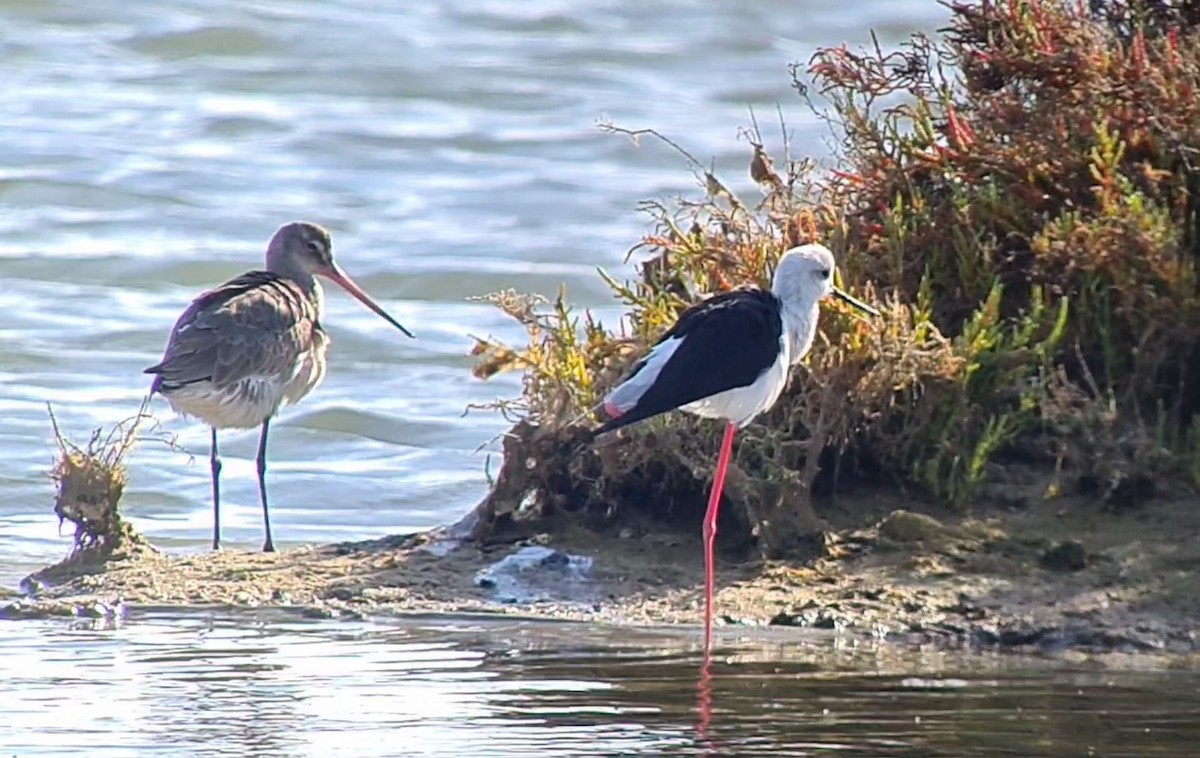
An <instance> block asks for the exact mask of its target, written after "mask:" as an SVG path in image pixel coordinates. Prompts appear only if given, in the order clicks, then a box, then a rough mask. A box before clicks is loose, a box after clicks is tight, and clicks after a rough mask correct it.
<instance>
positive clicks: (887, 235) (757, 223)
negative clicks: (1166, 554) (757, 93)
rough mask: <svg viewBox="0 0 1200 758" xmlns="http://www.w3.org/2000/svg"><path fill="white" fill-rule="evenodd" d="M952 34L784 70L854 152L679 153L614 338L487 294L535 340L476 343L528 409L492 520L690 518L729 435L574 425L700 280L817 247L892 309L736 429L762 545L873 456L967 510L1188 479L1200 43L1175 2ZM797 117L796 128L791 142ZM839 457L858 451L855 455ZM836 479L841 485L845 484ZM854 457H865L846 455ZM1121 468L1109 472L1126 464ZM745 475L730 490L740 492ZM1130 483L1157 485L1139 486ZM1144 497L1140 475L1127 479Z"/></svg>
mask: <svg viewBox="0 0 1200 758" xmlns="http://www.w3.org/2000/svg"><path fill="white" fill-rule="evenodd" d="M948 7H949V8H950V10H951V21H950V23H949V25H948V27H947V28H946V29H944V30H942V32H941V33H940V36H939V37H938V38H936V39H933V38H929V37H926V36H924V35H915V36H914V37H913V38H912V39H911V40H910V41H909V42H908V43H906V44H905V45H902V46H901V47H900V49H898V50H895V51H890V52H885V51H883V50H882V49H881V48H880V47H879V46H878V45H875V46H872V47H869V48H867V49H863V50H857V51H851V50H849V49H847V48H845V47H836V48H827V49H823V50H819V51H818V52H817V53H816V54H815V55H814V56H813V58H812V60H811V61H810V63H809V65H808V66H807V67H800V66H797V67H795V68H794V69H793V78H794V81H795V84H796V86H797V89H798V90H799V91H800V93H801V95H802V96H804V98H805V99H806V100H807V99H808V98H809V96H810V94H813V93H816V94H818V95H819V96H820V98H821V100H822V101H823V105H815V104H814V103H813V101H812V100H809V101H808V102H809V103H810V105H814V107H815V108H817V111H818V113H820V114H821V115H822V116H823V117H824V118H825V119H826V120H827V121H828V123H829V124H830V126H831V128H832V130H833V132H834V134H835V137H836V142H837V150H836V154H835V160H836V163H837V166H836V168H833V169H829V170H821V169H820V168H819V167H818V166H817V165H816V164H815V162H813V161H811V160H806V159H796V158H794V157H793V156H792V155H791V154H790V146H789V145H788V144H787V141H786V139H784V140H783V154H782V156H781V157H779V158H778V159H777V158H776V157H775V156H772V155H771V154H770V152H769V151H768V149H767V148H766V146H765V143H766V140H765V139H764V137H763V134H762V132H761V131H760V130H759V129H758V127H757V125H755V126H754V128H752V129H750V130H747V131H746V132H745V133H744V135H743V136H744V137H745V138H746V141H747V142H748V143H749V146H750V156H749V173H750V176H751V177H752V178H753V180H754V181H755V183H756V184H757V186H758V188H759V192H758V193H757V196H756V197H755V198H754V199H752V200H751V199H748V198H743V197H738V196H737V195H736V194H735V193H734V192H732V191H731V190H730V189H729V186H728V185H727V183H725V182H723V181H722V180H721V179H720V178H719V177H717V176H716V175H714V174H713V173H712V172H711V171H709V170H706V169H705V168H704V167H703V166H702V165H701V164H700V163H699V161H697V160H695V159H694V158H693V157H692V156H690V155H689V154H687V152H686V151H685V150H684V149H683V148H681V147H680V146H679V145H678V144H676V143H675V142H672V141H671V140H669V139H668V138H666V137H664V136H662V135H660V134H658V133H657V132H654V131H652V130H638V131H630V130H626V129H622V128H619V127H616V126H613V125H611V124H610V125H605V128H606V129H607V130H609V131H611V132H614V133H620V134H623V135H625V136H628V137H631V138H633V139H640V138H651V139H658V140H661V141H664V142H666V143H668V144H669V145H670V146H672V147H673V148H674V149H676V150H678V151H679V152H680V153H681V155H683V157H684V159H685V160H686V161H687V163H688V164H689V166H690V167H691V168H692V170H693V171H694V172H695V174H696V176H697V178H698V180H699V184H700V186H701V187H702V194H701V196H699V197H697V198H694V199H690V200H683V201H681V202H680V203H678V204H676V205H674V206H671V207H668V206H665V205H662V204H657V203H647V204H645V205H644V206H643V210H645V211H646V212H648V213H649V214H650V215H651V216H652V218H653V220H654V227H655V228H654V231H653V232H652V233H651V234H649V235H647V236H646V237H645V238H644V239H643V240H642V241H641V243H640V244H639V245H637V246H636V247H635V248H634V250H633V251H631V252H634V251H639V252H642V253H646V254H647V255H646V257H645V259H644V260H643V262H642V263H641V264H640V266H639V269H640V270H639V276H638V278H637V279H636V280H634V281H632V282H624V281H618V280H616V279H615V278H613V277H611V276H608V275H607V274H603V272H602V275H603V276H604V277H605V279H606V281H607V283H608V285H609V286H610V287H611V289H612V290H613V292H614V295H615V296H616V297H617V298H618V300H619V301H620V302H622V303H623V304H624V305H625V307H626V316H625V318H623V319H622V321H621V323H619V324H618V325H616V327H615V329H609V328H606V327H605V326H603V325H602V324H600V323H598V322H596V321H595V320H594V319H592V317H591V316H590V314H586V313H585V314H583V315H579V314H577V313H575V312H574V311H573V310H572V309H571V308H570V306H569V305H568V304H567V303H566V301H565V297H564V296H563V295H562V293H560V296H559V297H558V299H557V300H556V302H555V303H554V304H553V306H552V307H551V308H550V309H548V310H547V309H543V308H541V306H542V305H544V304H541V303H538V302H535V301H534V300H531V299H529V298H527V297H525V296H520V295H516V294H515V293H511V292H508V293H501V294H499V295H496V296H493V301H494V302H496V303H497V305H499V306H500V307H501V308H502V309H504V310H505V311H506V312H507V313H509V314H510V315H511V316H513V317H514V318H516V319H517V320H518V321H519V322H521V323H522V324H523V325H524V326H525V328H526V330H527V332H528V336H529V340H528V346H527V347H524V348H519V349H518V348H512V347H508V346H505V345H501V344H498V343H496V342H494V341H488V340H481V341H480V342H479V344H478V345H477V349H476V352H477V354H479V355H481V356H483V357H482V359H481V361H480V363H479V364H478V367H477V375H478V376H481V377H484V378H486V376H489V375H491V373H494V372H495V371H498V370H504V369H517V370H521V371H523V372H524V376H525V392H524V394H523V396H522V398H520V399H519V400H517V401H515V402H514V403H511V404H505V405H504V406H503V407H504V409H505V410H506V411H511V412H514V413H515V414H516V415H518V416H519V417H520V418H521V419H522V421H521V423H519V424H518V425H517V426H516V427H515V428H514V431H513V434H512V435H511V436H510V438H509V440H508V443H507V445H506V453H508V454H509V456H508V457H506V464H505V471H504V472H502V474H501V479H500V481H499V482H498V484H497V487H496V488H495V489H494V490H493V492H492V495H491V497H490V498H489V499H488V501H487V502H485V504H484V507H483V513H484V516H485V518H483V519H481V521H480V529H479V531H480V533H481V534H484V533H492V532H494V531H497V530H499V531H503V529H502V528H501V526H502V525H504V524H516V523H521V522H522V521H524V522H526V523H545V522H546V520H547V519H553V518H554V517H555V516H557V515H561V514H566V515H568V516H569V517H570V519H571V521H572V523H574V522H576V521H578V520H579V518H578V516H579V514H583V516H584V518H583V521H584V522H585V523H587V524H588V525H590V526H603V525H607V524H611V523H613V522H614V520H616V519H617V518H619V517H623V518H628V517H629V516H630V515H632V514H639V515H649V516H651V517H665V518H668V519H672V518H678V519H681V520H683V521H686V522H687V523H688V524H689V526H691V525H694V524H695V522H696V521H698V519H699V511H700V510H701V509H702V508H703V505H704V503H703V490H704V488H705V486H706V482H707V479H708V477H709V476H710V474H711V471H710V467H711V455H712V450H713V449H715V436H716V434H717V433H719V429H718V425H715V424H712V423H708V422H704V421H699V420H696V419H692V418H690V417H686V416H679V415H676V416H673V417H670V418H665V419H658V420H654V421H651V422H649V423H646V424H642V425H638V426H637V427H634V428H631V429H629V430H628V431H626V432H622V433H621V435H620V437H621V439H620V440H619V441H617V442H615V443H611V444H599V445H596V446H589V445H586V444H584V438H583V437H582V436H580V434H579V432H578V427H577V425H575V422H577V421H578V420H579V419H580V418H581V417H586V416H587V415H588V414H589V412H590V410H591V409H592V408H593V407H594V406H595V405H596V403H597V402H598V401H599V400H600V399H601V398H602V397H603V395H604V393H605V392H606V391H607V390H608V389H609V388H611V387H612V386H613V384H614V383H615V382H616V381H617V380H618V379H619V378H620V376H621V375H622V374H623V373H624V371H625V370H627V368H628V367H629V365H630V364H631V363H632V361H634V360H635V359H636V357H637V356H639V355H641V354H642V353H643V352H644V351H645V350H646V349H647V347H648V345H650V344H651V343H652V342H653V341H654V340H655V339H656V338H657V336H658V335H659V334H661V333H662V331H663V330H664V329H665V328H666V327H667V326H668V325H669V324H670V323H671V322H672V321H673V320H674V319H675V317H676V316H677V315H678V313H679V311H680V310H681V309H683V308H684V307H686V306H687V305H689V304H690V303H692V302H694V301H695V299H696V298H697V297H701V296H703V294H704V293H711V292H716V291H720V290H724V289H727V288H729V287H731V286H734V285H736V284H741V283H753V284H758V285H760V286H766V285H768V284H769V281H770V275H771V269H772V266H773V265H774V262H775V261H776V260H778V257H779V255H780V254H781V253H782V252H783V251H784V250H786V249H787V248H789V247H791V246H793V245H796V244H801V243H804V242H807V241H820V242H823V243H825V244H827V245H829V246H830V247H831V248H833V249H834V250H835V252H837V253H838V254H839V255H840V259H841V260H840V269H841V275H842V277H843V285H844V286H846V287H847V288H848V289H850V290H851V291H855V292H857V293H859V294H860V295H862V296H864V297H865V298H866V299H867V300H869V301H875V302H877V303H878V304H881V305H882V307H883V309H884V311H885V313H884V316H883V318H881V319H879V320H877V321H875V322H870V323H868V322H865V321H863V320H860V319H856V318H851V317H849V316H848V315H846V314H844V313H842V312H840V311H838V310H830V311H828V312H826V313H825V314H823V316H822V321H821V330H822V338H821V339H820V341H819V342H818V344H817V345H816V346H815V347H814V349H813V351H812V352H811V353H810V355H809V358H808V360H807V366H806V370H805V371H802V372H797V373H798V374H799V376H798V377H797V378H796V379H794V380H793V382H792V386H791V387H790V388H789V390H788V391H787V392H786V393H785V395H784V397H783V398H781V400H780V402H779V403H778V404H777V405H776V407H775V408H774V409H772V410H771V411H770V412H769V413H767V414H764V415H763V416H762V417H761V418H760V419H759V420H758V421H757V422H756V423H754V424H753V425H752V426H751V427H750V428H749V429H748V430H747V431H746V432H745V433H743V434H742V435H740V438H739V439H740V442H739V446H738V452H737V463H736V467H735V468H736V470H737V472H736V473H741V474H745V476H743V477H741V479H739V478H738V476H736V475H735V476H733V479H732V480H731V481H732V482H733V483H734V486H733V487H732V488H731V494H730V499H732V500H734V501H735V502H734V503H733V506H734V507H732V508H728V507H727V508H726V509H724V511H723V512H724V513H725V516H724V518H726V520H727V521H729V523H727V524H723V525H722V527H721V528H722V531H723V532H724V533H725V534H727V535H728V532H729V527H730V526H732V527H734V531H735V536H734V537H733V540H732V541H735V542H736V541H737V540H736V533H740V534H741V535H742V536H743V537H744V538H745V540H746V542H747V544H757V546H758V547H759V549H760V550H761V551H762V552H763V553H764V554H775V553H778V552H780V551H781V550H782V551H783V552H786V544H788V541H789V539H790V538H789V537H788V536H787V535H786V532H787V530H786V529H783V530H781V529H779V528H778V526H779V522H780V521H791V522H796V523H812V512H811V510H810V508H809V496H810V494H811V492H812V491H813V489H814V487H817V486H818V485H819V484H820V482H821V481H822V480H823V478H824V479H829V477H828V474H829V473H830V472H831V471H838V470H839V469H840V467H839V466H837V465H836V464H837V462H838V461H839V460H842V461H853V462H854V467H855V468H856V469H857V473H861V472H862V471H865V470H867V469H870V470H872V471H874V472H875V475H882V476H885V477H888V478H890V479H892V480H893V481H902V482H907V483H909V484H911V485H915V486H919V487H921V488H923V489H925V490H927V491H929V492H931V493H933V494H934V495H936V496H938V497H940V498H942V499H943V500H945V501H946V502H948V503H951V504H954V505H957V506H959V507H965V506H966V505H967V504H969V502H970V501H971V499H972V497H974V496H975V494H976V493H977V492H978V490H979V487H980V485H981V484H982V483H984V482H985V481H986V480H987V479H988V477H989V476H990V474H991V472H992V471H993V469H994V468H995V466H996V462H997V461H998V460H1002V459H1003V458H1004V456H1010V457H1011V456H1019V457H1021V458H1023V459H1026V460H1028V459H1030V458H1033V459H1037V460H1044V461H1047V462H1054V463H1055V464H1056V471H1058V472H1059V474H1060V477H1059V478H1058V479H1056V480H1055V481H1053V482H1051V483H1050V484H1049V486H1048V489H1047V491H1048V493H1051V494H1053V493H1054V492H1056V491H1058V490H1059V488H1060V487H1061V486H1064V484H1063V481H1064V480H1063V479H1062V478H1061V475H1062V474H1063V472H1066V471H1072V472H1074V473H1073V476H1074V477H1075V479H1074V481H1076V482H1077V483H1078V484H1079V486H1087V482H1088V481H1089V480H1093V483H1095V480H1097V478H1099V479H1100V480H1101V481H1099V483H1098V484H1096V485H1095V486H1098V487H1099V489H1100V491H1102V492H1103V493H1104V494H1105V496H1106V497H1107V496H1108V495H1111V494H1112V493H1116V492H1120V491H1121V490H1122V488H1123V487H1124V484H1123V483H1125V482H1135V481H1145V480H1155V479H1159V478H1160V477H1162V476H1164V475H1170V476H1174V477H1175V478H1176V479H1180V480H1187V479H1189V478H1193V479H1194V478H1195V476H1196V472H1197V471H1200V466H1198V465H1197V461H1200V455H1197V451H1198V450H1200V446H1198V445H1197V444H1196V443H1197V434H1196V433H1195V431H1194V425H1193V424H1192V418H1193V416H1194V415H1195V413H1196V411H1197V410H1200V297H1198V291H1197V288H1198V287H1200V279H1198V277H1197V268H1196V261H1197V259H1198V258H1200V233H1198V232H1197V230H1200V221H1198V219H1200V210H1198V209H1200V203H1198V202H1197V200H1196V197H1197V195H1196V193H1197V192H1200V172H1198V170H1197V168H1196V167H1195V156H1196V155H1197V154H1198V151H1200V98H1197V97H1196V92H1197V87H1200V31H1197V28H1196V26H1195V22H1196V20H1195V19H1193V18H1191V16H1189V15H1188V13H1186V12H1184V11H1181V10H1178V9H1173V8H1174V7H1173V6H1170V5H1169V4H1166V3H1162V2H1151V1H1149V0H1143V1H1141V2H1100V1H1098V0H1097V1H1095V2H1091V3H1090V4H1088V5H1087V6H1084V5H1082V4H1080V3H1077V2H1074V1H1073V0H994V1H991V2H980V3H970V4H968V3H953V4H950V5H949V6H948ZM784 133H785V134H786V132H784ZM839 455H841V456H842V457H841V458H839ZM846 473H847V472H842V476H841V479H840V481H846V480H847V479H849V480H853V478H854V477H847V476H846ZM850 473H856V472H850ZM1114 477H1115V478H1114ZM739 481H740V482H741V484H738V482H739ZM1133 489H1134V490H1135V491H1136V490H1138V488H1137V487H1134V488H1133ZM1125 490H1126V491H1129V488H1128V487H1125Z"/></svg>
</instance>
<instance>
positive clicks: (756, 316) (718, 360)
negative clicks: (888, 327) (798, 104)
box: [593, 244, 879, 650]
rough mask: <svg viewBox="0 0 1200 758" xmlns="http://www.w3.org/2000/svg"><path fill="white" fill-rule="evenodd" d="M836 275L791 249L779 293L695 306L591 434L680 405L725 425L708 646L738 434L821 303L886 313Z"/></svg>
mask: <svg viewBox="0 0 1200 758" xmlns="http://www.w3.org/2000/svg"><path fill="white" fill-rule="evenodd" d="M833 272H834V260H833V254H832V253H831V252H830V251H829V249H828V248H826V247H824V246H823V245H817V244H809V245H802V246H800V247H794V248H792V249H790V250H788V251H787V252H785V253H784V254H783V256H782V257H781V258H780V259H779V263H778V265H777V266H776V268H775V276H774V280H773V281H772V284H771V291H769V292H768V291H765V290H762V289H758V288H756V287H740V288H737V289H734V290H730V291H728V292H722V293H720V294H717V295H713V296H712V297H710V298H708V299H706V300H702V301H701V302H699V303H696V304H695V305H693V306H691V307H690V308H688V309H687V310H685V311H684V312H683V313H681V314H680V316H679V319H678V320H677V321H676V322H675V324H674V325H673V326H672V327H671V328H670V329H668V330H667V331H666V333H665V334H663V336H662V337H661V338H660V339H659V341H658V342H657V343H656V344H655V345H654V347H653V348H651V349H650V352H649V353H647V354H646V356H645V357H644V358H642V359H641V360H639V361H638V362H637V363H636V364H634V366H633V369H632V370H631V371H630V373H629V376H627V377H626V378H625V379H624V381H622V382H621V383H620V384H619V385H617V386H616V387H615V388H614V389H613V390H612V392H610V393H609V394H608V396H607V397H606V398H605V399H604V409H605V411H606V412H607V413H608V415H609V416H610V418H609V420H608V421H606V422H604V423H603V424H602V425H601V426H600V427H598V428H597V429H596V430H595V431H594V432H593V434H603V433H605V432H610V431H612V430H614V429H619V428H621V427H623V426H627V425H629V424H632V423H634V422H636V421H641V420H643V419H647V418H650V417H652V416H657V415H658V414H660V413H665V412H666V411H670V410H674V409H677V408H678V409H681V410H684V411H687V412H689V413H694V414H696V415H698V416H705V417H709V418H723V419H725V420H726V422H727V423H726V425H725V436H724V438H723V439H722V441H721V452H720V455H719V456H718V458H717V469H716V473H715V474H714V476H713V483H712V491H711V493H710V495H709V499H708V510H707V511H706V512H705V515H704V646H705V649H706V650H707V649H708V648H709V646H710V644H711V641H712V606H713V583H714V579H713V544H714V542H715V540H716V536H717V510H718V508H719V505H720V502H721V490H722V488H723V487H724V484H725V471H726V469H727V468H728V467H729V456H730V452H731V451H732V449H733V436H734V431H735V430H736V429H737V428H738V427H744V426H745V425H746V424H748V423H750V421H751V419H753V418H754V417H755V416H757V415H758V414H760V413H762V412H763V411H765V410H767V409H768V408H770V407H771V406H772V405H774V404H775V401H776V400H778V399H779V395H780V393H782V392H783V388H784V387H785V386H786V385H787V380H788V371H789V369H790V368H791V367H792V365H794V364H796V363H799V362H800V359H801V358H803V357H804V356H805V354H807V353H808V351H809V348H811V347H812V343H813V338H814V337H815V336H816V331H817V316H818V314H819V313H820V305H819V302H820V300H821V299H822V298H825V297H835V298H838V299H840V300H843V301H845V302H847V303H849V304H850V305H852V306H854V307H855V308H857V309H859V310H861V311H863V312H865V313H869V314H871V315H872V316H878V315H879V311H877V310H875V309H874V308H872V307H871V306H869V305H867V304H866V303H863V302H862V301H860V300H857V299H856V298H854V297H851V296H850V295H848V294H846V293H845V292H843V291H842V290H840V289H838V288H837V287H835V286H834V285H833Z"/></svg>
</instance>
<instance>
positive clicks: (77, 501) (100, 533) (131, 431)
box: [46, 398, 173, 556]
mask: <svg viewBox="0 0 1200 758" xmlns="http://www.w3.org/2000/svg"><path fill="white" fill-rule="evenodd" d="M148 402H149V398H147V399H146V400H144V401H143V402H142V405H141V407H140V408H139V409H138V411H137V413H136V414H134V415H132V416H130V417H128V418H125V419H122V420H121V421H118V422H117V423H116V424H114V425H113V426H112V427H111V428H109V429H107V430H106V429H105V428H103V427H100V428H97V429H95V430H93V431H92V433H91V436H90V437H89V438H88V441H87V443H86V444H84V445H79V444H76V443H75V442H72V441H71V440H70V439H68V438H67V437H66V436H65V435H64V434H63V433H62V430H61V429H60V428H59V426H58V419H57V418H56V417H55V415H54V410H53V408H51V407H50V405H49V403H47V405H46V409H47V411H48V412H49V414H50V423H51V425H52V427H53V429H54V439H55V442H56V443H57V446H58V454H57V456H56V457H55V461H54V467H53V469H52V471H51V478H52V479H53V480H54V484H55V488H56V494H55V498H54V514H55V515H56V516H58V523H59V526H60V527H61V525H62V524H63V522H64V521H69V522H71V523H72V524H74V526H75V532H74V536H73V547H72V556H75V555H78V554H79V553H81V552H83V551H95V552H112V550H114V549H115V548H116V547H118V546H119V545H122V544H123V543H126V542H129V541H138V542H143V540H142V539H141V537H140V536H139V535H137V534H136V533H135V532H134V531H133V528H132V527H131V526H130V525H129V524H128V523H126V522H125V521H123V520H122V518H121V511H120V504H121V497H122V495H124V493H125V485H126V483H127V481H128V470H127V468H126V459H127V457H128V456H129V453H130V452H131V451H132V450H133V447H134V445H135V444H136V443H137V441H138V440H139V439H140V438H141V437H142V434H143V432H144V430H146V428H147V425H148V424H150V425H154V426H153V428H152V429H151V430H150V431H151V433H156V430H157V426H156V424H157V422H155V421H154V417H153V416H152V415H151V414H150V413H149V411H148V410H147V405H148ZM158 436H159V437H161V435H158ZM172 444H173V443H172Z"/></svg>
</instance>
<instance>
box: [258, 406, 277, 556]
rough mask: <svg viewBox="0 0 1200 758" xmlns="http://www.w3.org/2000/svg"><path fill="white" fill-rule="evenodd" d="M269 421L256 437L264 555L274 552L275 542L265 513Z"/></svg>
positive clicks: (269, 518)
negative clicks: (265, 531)
mask: <svg viewBox="0 0 1200 758" xmlns="http://www.w3.org/2000/svg"><path fill="white" fill-rule="evenodd" d="M270 425H271V419H267V420H266V421H264V422H263V425H262V434H261V435H259V437H258V496H259V498H261V499H262V506H263V527H264V528H265V529H266V530H267V541H266V542H264V543H263V552H264V553H273V552H275V542H274V541H273V540H272V539H271V514H270V513H268V512H267V428H268V427H269V426H270Z"/></svg>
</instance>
